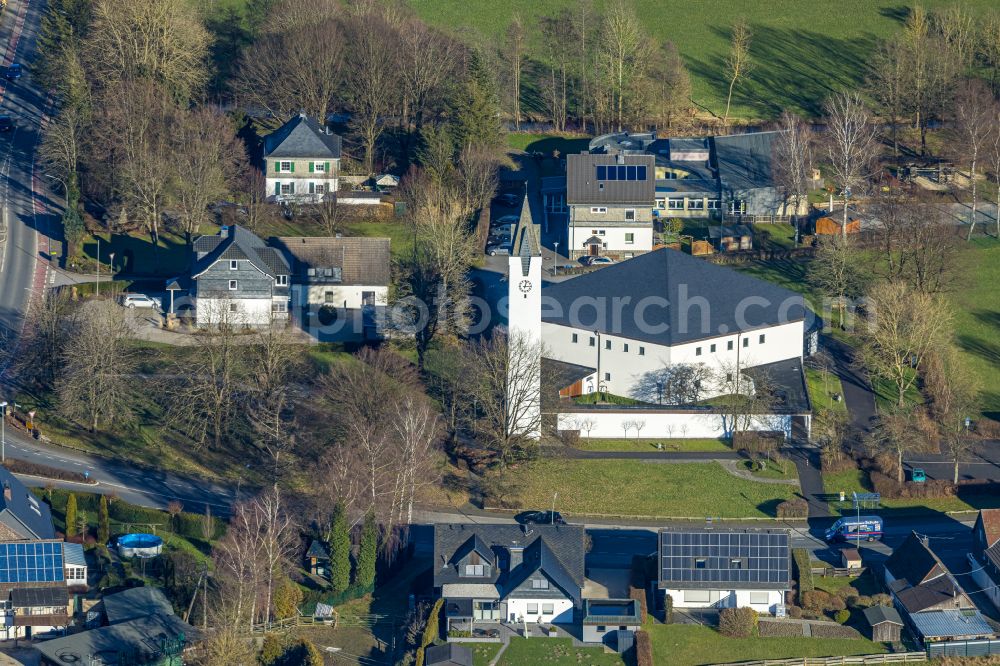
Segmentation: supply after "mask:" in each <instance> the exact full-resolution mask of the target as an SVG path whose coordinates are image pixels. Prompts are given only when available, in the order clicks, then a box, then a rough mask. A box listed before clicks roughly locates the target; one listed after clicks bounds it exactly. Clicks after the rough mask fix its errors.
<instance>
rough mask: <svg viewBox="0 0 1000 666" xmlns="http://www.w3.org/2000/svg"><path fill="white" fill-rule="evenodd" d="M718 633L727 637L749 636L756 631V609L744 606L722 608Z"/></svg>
mask: <svg viewBox="0 0 1000 666" xmlns="http://www.w3.org/2000/svg"><path fill="white" fill-rule="evenodd" d="M719 633H720V634H722V635H723V636H728V637H729V638H750V637H751V636H753V635H754V634H755V633H757V611H755V610H754V609H752V608H748V607H746V606H744V607H742V608H724V609H722V610H721V611H720V612H719Z"/></svg>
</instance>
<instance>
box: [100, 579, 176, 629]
mask: <svg viewBox="0 0 1000 666" xmlns="http://www.w3.org/2000/svg"><path fill="white" fill-rule="evenodd" d="M101 604H102V605H103V612H104V618H105V620H107V623H108V624H119V623H120V622H128V621H130V620H136V619H139V618H143V617H148V616H150V615H157V614H159V615H173V614H174V608H173V606H171V605H170V601H168V600H167V597H166V595H165V594H163V591H162V590H160V589H159V588H156V587H150V586H148V585H146V586H143V587H133V588H129V589H127V590H122V591H121V592H115V593H114V594H108V595H106V596H105V597H104V598H103V599H102V600H101Z"/></svg>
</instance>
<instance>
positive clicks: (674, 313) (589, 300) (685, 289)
mask: <svg viewBox="0 0 1000 666" xmlns="http://www.w3.org/2000/svg"><path fill="white" fill-rule="evenodd" d="M812 317H813V315H812V313H811V312H810V311H809V310H808V309H807V308H806V306H805V301H804V299H803V297H802V296H801V295H800V294H797V293H795V292H793V291H790V290H788V289H784V288H783V287H779V286H777V285H775V284H773V283H770V282H765V281H764V280H759V279H757V278H754V277H751V276H749V275H746V274H743V273H739V272H737V271H735V270H733V269H731V268H726V267H724V266H719V265H717V264H713V263H711V262H709V261H705V260H704V259H698V258H696V257H692V256H690V255H687V254H684V253H683V252H679V251H677V250H669V249H662V250H656V251H654V252H648V253H646V254H643V255H640V256H638V257H636V258H634V259H629V260H628V261H624V262H622V263H620V264H614V265H611V266H607V267H605V268H602V269H600V270H598V271H594V272H591V273H586V274H584V275H581V276H579V277H575V278H573V279H570V280H566V281H565V282H560V283H558V284H553V285H550V286H547V287H546V288H545V290H544V291H543V292H542V319H543V321H545V322H547V323H553V324H560V325H563V326H572V327H573V328H581V329H584V330H598V331H600V332H601V333H602V334H606V335H616V336H621V337H623V338H629V339H632V340H640V341H646V342H652V343H656V344H661V345H666V346H672V345H677V344H681V343H686V342H694V341H696V340H701V339H705V338H710V337H718V336H720V335H727V334H728V335H732V334H735V333H737V332H747V331H753V330H757V329H761V328H766V327H770V326H776V325H778V324H784V323H790V322H794V321H802V320H804V319H807V318H808V319H810V320H811V318H812ZM807 323H808V322H807ZM807 328H808V327H807Z"/></svg>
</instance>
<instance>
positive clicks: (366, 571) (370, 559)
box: [354, 510, 378, 587]
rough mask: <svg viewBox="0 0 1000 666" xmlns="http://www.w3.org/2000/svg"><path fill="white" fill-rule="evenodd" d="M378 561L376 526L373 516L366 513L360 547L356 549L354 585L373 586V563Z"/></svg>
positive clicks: (369, 512)
mask: <svg viewBox="0 0 1000 666" xmlns="http://www.w3.org/2000/svg"><path fill="white" fill-rule="evenodd" d="M377 560H378V526H377V525H376V524H375V514H374V513H372V511H370V510H369V511H368V513H367V514H365V526H364V529H363V530H362V532H361V545H360V547H359V548H358V566H357V569H356V570H355V572H354V584H355V585H358V586H360V587H368V586H370V585H374V584H375V563H376V562H377Z"/></svg>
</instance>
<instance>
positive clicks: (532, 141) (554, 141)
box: [507, 132, 590, 157]
mask: <svg viewBox="0 0 1000 666" xmlns="http://www.w3.org/2000/svg"><path fill="white" fill-rule="evenodd" d="M507 145H508V146H509V147H510V148H512V149H514V150H523V151H525V152H528V153H533V152H539V153H543V154H544V155H546V156H549V155H552V153H553V151H558V152H559V156H560V157H562V156H565V155H568V154H570V153H582V152H585V151H586V150H587V148H588V146H589V145H590V137H589V136H581V135H579V134H532V133H530V132H511V133H510V134H508V135H507Z"/></svg>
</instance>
